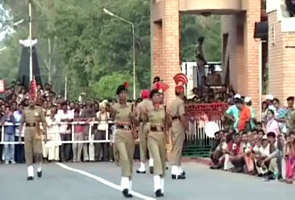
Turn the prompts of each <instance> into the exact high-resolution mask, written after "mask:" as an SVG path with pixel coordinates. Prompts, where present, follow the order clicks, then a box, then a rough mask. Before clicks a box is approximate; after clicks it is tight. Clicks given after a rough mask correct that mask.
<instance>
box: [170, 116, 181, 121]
mask: <svg viewBox="0 0 295 200" xmlns="http://www.w3.org/2000/svg"><path fill="white" fill-rule="evenodd" d="M176 119H180V117H179V116H177V117H172V120H176Z"/></svg>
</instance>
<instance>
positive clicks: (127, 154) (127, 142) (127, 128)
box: [113, 104, 135, 177]
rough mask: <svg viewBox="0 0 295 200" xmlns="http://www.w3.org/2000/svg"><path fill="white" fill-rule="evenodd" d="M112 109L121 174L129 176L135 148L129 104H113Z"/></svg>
mask: <svg viewBox="0 0 295 200" xmlns="http://www.w3.org/2000/svg"><path fill="white" fill-rule="evenodd" d="M113 111H114V112H115V124H116V135H115V145H116V148H117V151H118V153H119V162H120V165H121V170H122V176H123V177H131V176H132V166H133V155H134V148H135V142H134V138H133V134H132V130H131V118H130V114H131V112H132V110H131V105H121V104H115V105H114V106H113Z"/></svg>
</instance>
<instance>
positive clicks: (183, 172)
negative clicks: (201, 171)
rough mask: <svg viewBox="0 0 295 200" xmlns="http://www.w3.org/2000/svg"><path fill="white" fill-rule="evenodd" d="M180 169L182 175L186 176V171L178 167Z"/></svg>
mask: <svg viewBox="0 0 295 200" xmlns="http://www.w3.org/2000/svg"><path fill="white" fill-rule="evenodd" d="M178 169H179V173H180V175H182V176H185V174H186V173H185V171H183V169H182V167H181V166H178Z"/></svg>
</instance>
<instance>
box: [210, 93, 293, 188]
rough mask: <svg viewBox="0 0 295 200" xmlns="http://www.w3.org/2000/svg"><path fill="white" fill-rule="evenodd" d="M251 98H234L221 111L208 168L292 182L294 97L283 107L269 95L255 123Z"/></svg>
mask: <svg viewBox="0 0 295 200" xmlns="http://www.w3.org/2000/svg"><path fill="white" fill-rule="evenodd" d="M251 104H252V102H251V98H249V97H241V96H240V95H238V94H236V95H235V96H234V105H232V106H230V107H229V109H228V110H227V111H226V112H225V119H224V129H223V130H221V131H218V132H216V133H215V140H214V142H213V145H212V149H211V161H212V165H211V169H223V170H225V171H231V172H240V173H247V174H250V175H256V176H259V177H264V180H275V179H278V180H280V181H284V182H286V183H292V182H293V179H294V166H295V109H294V97H292V96H291V97H288V98H287V105H288V106H287V107H284V106H281V104H280V101H279V100H278V99H277V98H274V97H273V96H272V95H267V96H266V101H264V102H263V103H262V115H261V121H260V122H257V121H256V116H255V110H254V109H252V108H251Z"/></svg>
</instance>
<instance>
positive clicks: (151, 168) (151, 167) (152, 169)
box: [149, 158, 154, 174]
mask: <svg viewBox="0 0 295 200" xmlns="http://www.w3.org/2000/svg"><path fill="white" fill-rule="evenodd" d="M149 167H150V173H151V174H153V173H154V160H153V159H152V158H150V159H149Z"/></svg>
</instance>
